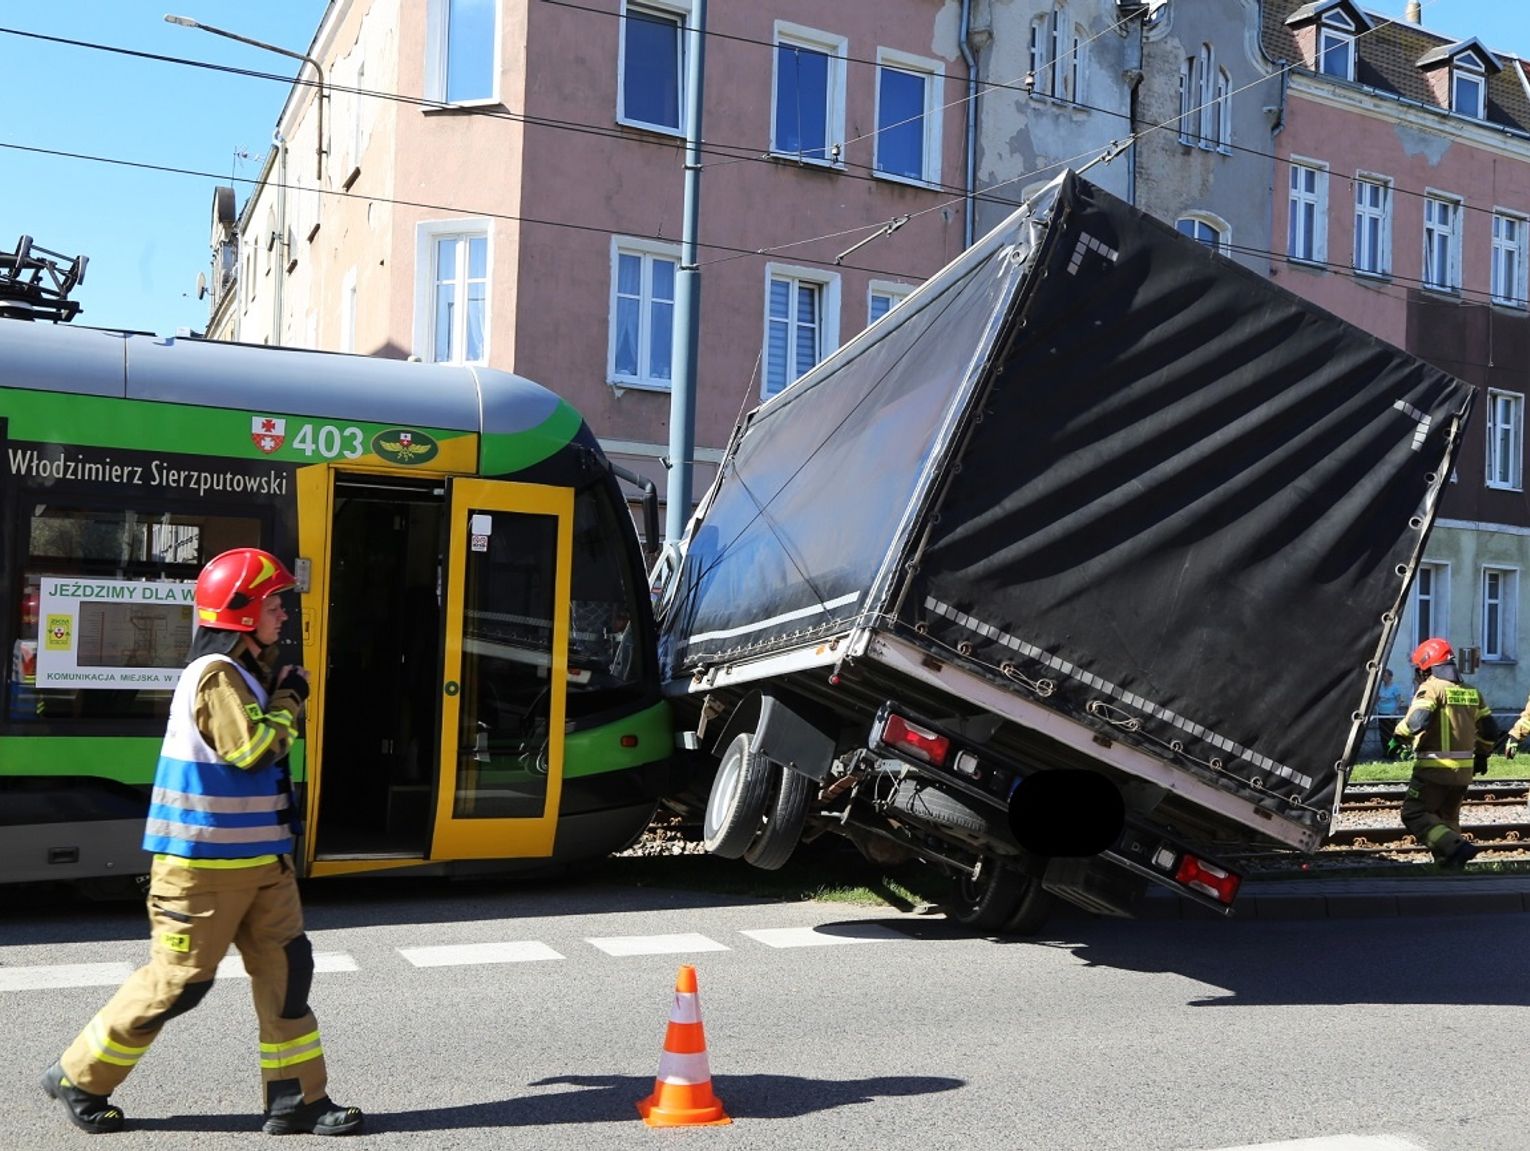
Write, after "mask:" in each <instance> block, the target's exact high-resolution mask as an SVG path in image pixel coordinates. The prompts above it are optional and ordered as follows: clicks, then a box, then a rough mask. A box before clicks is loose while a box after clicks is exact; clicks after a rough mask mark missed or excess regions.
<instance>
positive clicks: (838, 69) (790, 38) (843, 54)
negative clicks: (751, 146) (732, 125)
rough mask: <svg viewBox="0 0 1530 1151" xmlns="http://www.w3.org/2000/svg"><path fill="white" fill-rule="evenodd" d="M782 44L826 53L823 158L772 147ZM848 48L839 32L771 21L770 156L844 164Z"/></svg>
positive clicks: (836, 165)
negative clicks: (773, 28)
mask: <svg viewBox="0 0 1530 1151" xmlns="http://www.w3.org/2000/svg"><path fill="white" fill-rule="evenodd" d="M783 44H786V45H790V46H792V47H797V48H807V49H809V50H810V51H813V52H822V53H824V54H825V55H827V56H828V57H829V65H828V92H827V93H826V97H825V98H826V100H827V103H828V107H827V108H826V109H825V110H824V111H825V121H826V126H825V129H824V158H823V159H821V160H820V159H818V158H817V157H816V156H801V155H799V154H798V153H796V152H785V151H782V150H780V149H778V148H777V147H776V140H777V137H778V134H777V132H776V105H777V104H778V103H779V92H780V86H781V75H780V68H779V65H780V59H781V46H782V45H783ZM849 48H850V41H849V40H847V39H846V38H845V37H843V36H835V35H834V34H833V33H830V32H823V31H820V30H819V29H817V28H809V27H808V26H807V25H805V24H794V23H792V22H791V21H789V20H777V21H776V22H775V35H774V36H773V38H772V40H771V55H770V154H771V155H772V156H782V157H786V158H788V159H791V160H796V161H797V162H798V163H801V164H813V165H816V166H818V167H822V168H843V167H844V166H845V154H844V143H845V66H846V58H847V56H848V55H849Z"/></svg>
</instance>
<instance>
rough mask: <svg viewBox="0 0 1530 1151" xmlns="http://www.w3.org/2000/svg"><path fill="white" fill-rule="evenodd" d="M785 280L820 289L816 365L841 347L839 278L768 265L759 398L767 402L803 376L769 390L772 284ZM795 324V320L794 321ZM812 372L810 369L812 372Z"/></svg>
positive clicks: (800, 268)
mask: <svg viewBox="0 0 1530 1151" xmlns="http://www.w3.org/2000/svg"><path fill="white" fill-rule="evenodd" d="M776 279H785V280H790V281H792V282H793V284H794V285H796V284H799V283H806V284H815V285H817V287H818V289H819V296H818V309H819V316H818V358H817V359H816V360H815V361H814V366H815V367H816V366H817V365H818V364H821V363H823V362H824V360H826V359H828V358H829V357H830V356H831V355H833V354H834V351H835V349H836V348H838V347H839V304H840V301H839V289H840V281H839V275H838V274H837V273H834V272H825V271H824V270H823V269H822V268H809V267H803V266H800V265H795V264H777V263H775V262H770V263H767V264H766V265H765V281H764V282H765V299H764V301H763V307H762V308H761V319H762V325H761V329H760V331H761V334H762V336H763V342H762V343H761V345H760V398H761V399H762V400H768V399H770V398H771V397H772V396H776V395H780V394H781V392H784V391H785V390H786V389H787V388H789V387H791V386H792V384H793V383H795V382H796V381H797V380H798V379H799V378H800V377H798V376H795V375H793V376H791V377H790V378H789V379H788V380H787V381H786V382H785V383H784V384H783V385H782V386H781V388H780V389H779V390H777V391H770V390H769V388H770V285H771V282H772V281H773V280H776ZM792 323H793V324H795V320H793V321H792ZM811 370H812V369H809V371H811ZM787 371H788V372H790V371H791V364H788V365H787Z"/></svg>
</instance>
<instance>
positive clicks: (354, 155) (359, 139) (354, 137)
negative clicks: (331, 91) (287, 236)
mask: <svg viewBox="0 0 1530 1151" xmlns="http://www.w3.org/2000/svg"><path fill="white" fill-rule="evenodd" d="M366 82H367V62H366V58H365V57H364V56H362V54H361V49H360V47H358V48H357V49H356V93H355V95H353V96H352V97H351V131H350V147H351V157H350V159H351V163H350V168H351V169H352V170H354V169H356V168H360V167H361V153H362V152H363V151H365V150H366V146H367V141H366V133H365V132H363V131H362V123H363V121H362V106H363V105H362V101H363V100H365V99H366V97H365V96H364V95H362V93H363V92H364V91H365V90H366ZM349 175H350V171H346V172H344V173H342V174H341V179H344V178H345V177H346V176H349ZM298 200H299V202H301V200H302V197H301V195H300V196H299V197H298Z"/></svg>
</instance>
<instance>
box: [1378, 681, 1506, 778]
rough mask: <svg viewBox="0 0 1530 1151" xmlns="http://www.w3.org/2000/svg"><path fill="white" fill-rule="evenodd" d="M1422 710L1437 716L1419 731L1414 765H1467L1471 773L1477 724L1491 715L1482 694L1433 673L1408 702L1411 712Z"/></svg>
mask: <svg viewBox="0 0 1530 1151" xmlns="http://www.w3.org/2000/svg"><path fill="white" fill-rule="evenodd" d="M1419 709H1423V710H1426V711H1432V712H1434V717H1433V719H1432V720H1431V721H1430V723H1429V726H1428V727H1426V728H1424V730H1423V731H1421V732H1419V734H1418V737H1417V740H1416V742H1415V743H1414V745H1413V747H1414V763H1413V766H1414V768H1415V769H1419V768H1445V769H1447V770H1452V771H1460V770H1461V769H1462V768H1465V769H1466V770H1467V771H1468V772H1470V770H1471V767H1472V757H1473V756H1474V755H1475V754H1476V752H1477V742H1478V741H1477V732H1478V731H1479V726H1478V725H1479V724H1480V722H1481V721H1482V720H1483V719H1484V718H1485V717H1486V716H1488V715H1490V714H1492V713H1491V711H1490V709H1489V708H1488V706H1487V704H1485V703H1484V702H1483V701H1482V693H1481V692H1479V691H1478V690H1477V689H1476V688H1474V687H1467V686H1466V685H1465V684H1462V683H1456V682H1453V681H1451V680H1448V679H1440V678H1439V677H1438V676H1430V677H1429V678H1428V679H1426V680H1425V681H1424V682H1423V683H1422V684H1421V685H1420V686H1419V689H1418V692H1417V694H1415V695H1414V697H1413V702H1412V703H1411V704H1409V705H1408V710H1409V711H1418V710H1419ZM1398 726H1399V728H1401V727H1402V725H1401V724H1399V725H1398Z"/></svg>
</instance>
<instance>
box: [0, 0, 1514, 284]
mask: <svg viewBox="0 0 1530 1151" xmlns="http://www.w3.org/2000/svg"><path fill="white" fill-rule="evenodd" d="M543 2H545V3H549V4H556V5H559V6H562V7H568V8H573V9H576V10H580V11H586V12H591V13H595V14H598V15H606V16H622V14H621V13H615V12H610V11H607V10H604V9H595V8H589V7H587V6H584V5H578V4H574V3H571V2H570V0H543ZM1436 2H1437V0H1425V3H1426V4H1433V3H1436ZM623 18H625V16H623ZM1131 19H1135V17H1123V18H1122V19H1121V20H1118V21H1116V22H1115V23H1114V24H1112V25H1110V26H1109V27H1107V28H1106V29H1104V30H1103V31H1102V32H1099V33H1096V34H1095V35H1094V36H1092V37H1090V38H1089V39H1088V40H1086V41H1081V42H1080V43H1078V44H1075V46H1074V47H1073V48H1072V49H1070V51H1069V54H1072V53H1073V52H1076V51H1078V50H1079V49H1080V48H1081V47H1083V46H1086V45H1087V44H1088V43H1090V42H1092V41H1093V40H1094V39H1097V38H1098V37H1099V36H1100V35H1103V34H1105V32H1108V31H1111V30H1113V29H1115V28H1118V27H1120V26H1122V25H1123V24H1125V23H1127V22H1129V20H1131ZM1395 23H1398V21H1396V20H1385V21H1382V22H1381V23H1379V24H1377V25H1376V26H1375V27H1374V28H1372V29H1369V30H1368V31H1366V32H1363V33H1361V36H1364V35H1369V34H1370V33H1371V32H1375V31H1379V30H1380V29H1381V28H1383V27H1386V26H1388V25H1391V24H1395ZM0 34H9V35H15V36H21V37H26V38H30V39H34V40H40V41H46V42H50V43H56V44H60V45H65V46H70V47H79V48H85V49H90V50H96V51H102V52H108V53H113V54H119V55H124V56H128V57H134V58H140V59H145V60H150V61H154V62H160V63H170V64H176V65H181V66H186V67H194V68H199V69H204V70H209V71H215V72H223V73H228V74H232V75H239V76H246V77H250V78H256V79H262V80H268V81H272V82H277V83H281V84H285V85H290V86H294V87H296V86H310V87H316V86H317V85H316V83H315V82H314V81H312V80H307V79H304V78H302V77H301V76H299V77H297V78H294V77H290V76H286V75H283V74H281V73H272V72H265V71H260V70H256V69H247V68H239V67H236V66H231V65H222V64H213V63H210V62H208V61H202V60H195V59H188V58H185V57H177V56H168V55H164V54H160V53H151V52H144V51H140V50H136V49H128V48H123V47H120V46H116V45H106V44H99V43H94V42H91V41H84V40H77V39H72V38H68V37H59V36H50V35H46V34H43V33H36V32H28V31H24V30H20V29H14V28H7V27H0ZM705 34H706V35H707V36H709V37H717V38H720V39H728V40H736V41H740V42H744V43H748V44H752V45H756V46H760V47H766V48H774V47H775V46H776V45H775V43H774V42H773V41H765V40H760V39H758V38H754V37H746V36H740V35H737V34H733V33H724V32H717V31H715V30H708V31H707V32H706V33H705ZM1359 38H1360V37H1358V36H1357V37H1356V39H1359ZM846 59H847V60H848V61H850V62H854V63H857V64H863V65H866V66H880V65H879V63H878V62H875V61H869V60H863V59H860V58H849V57H847V58H846ZM1056 60H1057V57H1052V58H1049V59H1048V60H1047V61H1046V62H1045V64H1044V66H1045V67H1050V66H1051V64H1053V63H1055V62H1056ZM1293 67H1295V65H1290V64H1288V65H1286V66H1285V68H1284V69H1279V70H1277V71H1275V72H1273V73H1270V74H1269V75H1267V76H1263V77H1259V78H1258V79H1256V80H1253V81H1251V82H1250V83H1248V84H1246V85H1243V86H1242V87H1240V88H1238V89H1235V90H1233V91H1232V92H1229V93H1228V94H1227V95H1226V96H1225V97H1223V98H1224V99H1229V100H1230V99H1231V98H1232V96H1234V95H1236V94H1238V93H1241V92H1244V91H1247V90H1249V89H1251V88H1254V87H1256V86H1258V85H1259V84H1262V83H1265V82H1267V81H1269V80H1270V79H1274V78H1277V77H1279V76H1280V75H1281V74H1282V72H1283V71H1286V70H1289V69H1291V68H1293ZM979 85H980V87H981V88H984V89H993V90H1019V91H1025V92H1029V91H1030V88H1029V86H1028V85H1025V84H1020V83H1000V82H995V81H979ZM329 88H330V90H331V91H332V92H344V93H348V94H350V95H354V96H357V97H361V96H367V97H373V98H377V99H383V100H390V101H396V102H400V103H404V104H408V105H413V106H418V107H422V108H430V109H443V110H450V111H452V112H453V113H454V114H460V115H471V116H483V117H488V118H494V119H504V120H509V121H512V122H517V123H523V124H527V125H531V126H536V127H545V128H551V129H558V130H565V131H571V132H578V133H586V134H590V135H595V136H599V137H605V138H609V139H619V140H622V141H625V142H635V143H640V144H647V145H651V146H660V147H665V148H667V149H670V150H673V149H675V148H678V147H679V146H680V141H678V140H672V139H668V138H655V137H651V136H647V135H643V134H633V133H631V132H629V131H627V130H624V129H623V128H621V127H619V126H603V125H592V124H587V123H582V122H579V121H569V120H557V119H553V118H544V117H532V116H526V115H523V114H518V113H515V112H512V111H510V110H509V109H508V108H479V107H473V108H470V109H460V108H458V107H457V106H456V105H452V104H447V103H443V102H441V101H437V100H430V99H427V98H424V97H410V96H404V95H401V94H398V93H390V92H384V91H381V90H377V89H365V88H357V87H348V86H346V85H342V84H334V83H331V84H330V85H329ZM968 99H970V97H962V98H961V99H959V100H956V101H952V102H951V103H949V104H947V105H945V107H946V108H950V107H955V106H957V105H960V104H963V103H965V102H966V101H967V100H968ZM1065 102H1066V103H1067V104H1069V105H1070V106H1072V107H1077V108H1082V109H1084V110H1086V111H1091V112H1098V113H1101V114H1103V115H1110V116H1115V117H1118V118H1121V119H1129V114H1128V113H1124V112H1120V111H1118V110H1116V109H1113V108H1103V107H1099V106H1096V105H1090V104H1085V103H1082V102H1080V101H1075V100H1067V101H1065ZM1208 106H1209V105H1208V104H1202V105H1197V106H1196V107H1194V108H1192V109H1188V110H1182V111H1181V112H1180V113H1179V114H1177V115H1175V116H1173V117H1171V118H1169V119H1168V120H1165V121H1164V122H1163V123H1161V124H1157V125H1152V126H1150V127H1149V128H1145V129H1140V130H1138V131H1137V132H1136V133H1134V134H1133V135H1132V136H1131V137H1129V138H1128V139H1127V140H1126V141H1125V142H1123V141H1112V143H1111V144H1110V145H1109V146H1108V147H1107V149H1105V150H1104V151H1103V152H1102V151H1101V150H1099V149H1089V150H1086V151H1083V152H1079V153H1076V154H1075V155H1073V156H1070V157H1067V158H1065V159H1061V160H1057V161H1054V162H1052V163H1049V164H1047V165H1044V166H1043V167H1041V168H1038V169H1035V170H1032V171H1028V172H1023V173H1020V174H1018V175H1016V176H1013V177H1010V178H1008V179H1006V180H1002V181H999V182H998V183H995V184H992V185H989V186H988V187H987V188H983V189H975V190H974V191H973V199H974V202H981V203H987V204H995V205H998V206H1000V207H1007V208H1013V207H1017V206H1018V205H1019V204H1020V203H1021V201H1020V200H1017V199H1014V198H1011V197H1005V196H996V195H994V194H993V193H994V192H995V190H996V189H999V188H1003V187H1006V186H1008V185H1010V184H1014V183H1018V182H1020V181H1024V180H1030V179H1035V178H1037V177H1040V176H1044V175H1046V174H1047V173H1049V172H1054V171H1057V170H1059V169H1061V168H1063V167H1067V166H1070V165H1072V164H1073V163H1074V162H1076V161H1079V160H1088V159H1093V161H1094V162H1100V160H1102V159H1103V158H1104V157H1105V156H1106V155H1109V154H1111V153H1116V154H1118V153H1119V152H1120V151H1122V150H1124V149H1125V148H1126V147H1129V146H1131V144H1133V143H1135V142H1136V140H1137V139H1139V138H1141V137H1142V136H1144V135H1146V134H1147V133H1149V132H1152V131H1158V130H1162V129H1164V128H1167V127H1170V126H1173V125H1175V124H1177V123H1180V122H1182V120H1183V119H1184V118H1185V117H1187V116H1191V115H1198V114H1199V113H1200V112H1201V111H1202V110H1204V109H1205V108H1206V107H1208ZM872 134H874V133H869V134H867V135H872ZM865 138H866V136H862V137H858V138H857V139H865ZM1219 146H1220V147H1226V148H1228V149H1229V150H1232V151H1238V152H1242V153H1245V154H1248V155H1256V156H1260V157H1262V158H1265V159H1271V160H1274V161H1276V162H1286V163H1289V162H1290V161H1289V160H1287V159H1286V158H1284V157H1280V156H1278V155H1276V154H1274V153H1271V152H1266V151H1263V150H1261V149H1257V148H1253V147H1250V146H1247V145H1238V144H1231V143H1230V142H1229V143H1228V144H1225V145H1219ZM718 149H732V151H731V152H730V151H726V150H724V151H718ZM703 151H705V152H709V153H711V154H716V155H720V156H722V157H723V158H724V159H728V160H730V161H739V162H742V161H748V162H766V163H770V164H772V165H777V164H779V163H781V162H782V161H783V159H789V158H790V157H783V156H782V155H780V154H773V153H768V152H767V153H765V154H763V155H762V154H759V149H758V148H749V147H747V146H744V145H726V144H724V145H719V144H716V143H711V144H704V145H703ZM741 153H742V154H741ZM709 166H715V165H709ZM846 166H847V165H846V164H844V163H843V162H841V163H839V164H836V165H834V166H833V168H832V170H833V171H834V172H835V174H836V176H837V177H838V178H840V179H852V180H861V181H867V182H874V183H875V182H880V180H881V178H880V177H878V176H876V175H868V176H861V175H857V174H855V173H851V172H848V171H845V170H844V168H845V167H846ZM848 166H851V167H859V168H866V169H867V170H868V171H873V172H874V167H873V166H868V165H848ZM255 182H256V183H258V181H255ZM924 186H925V187H926V188H928V189H929V190H932V191H945V192H950V193H952V194H953V198H952V199H949V200H945V201H941V202H939V203H937V204H934V205H932V206H929V207H926V208H923V209H919V210H916V211H914V212H912V213H909V214H908V219H909V220H912V219H914V218H917V217H919V216H922V215H926V214H928V213H930V212H933V211H939V210H942V209H946V208H950V207H952V206H954V205H955V204H957V203H959V202H961V201H962V200H963V199H965V196H966V190H965V189H961V188H957V187H955V186H953V185H946V184H938V183H929V182H926V183H925V184H924ZM1390 187H1391V190H1392V191H1393V192H1394V193H1395V194H1401V195H1408V196H1414V197H1417V198H1420V199H1422V198H1427V197H1429V196H1430V195H1431V193H1428V192H1421V191H1416V190H1413V189H1408V188H1400V187H1398V186H1396V185H1395V184H1393V185H1391V186H1390ZM302 190H312V189H306V188H305V189H302ZM1459 207H1460V208H1461V209H1462V210H1464V211H1469V212H1480V213H1484V214H1486V213H1489V212H1490V211H1491V209H1487V208H1480V207H1478V206H1476V205H1471V204H1465V203H1461V204H1459ZM444 210H457V209H451V208H446V209H444ZM507 218H508V217H507ZM905 222H907V221H905ZM892 230H896V229H892ZM888 231H889V229H888V222H887V221H879V222H876V223H869V224H859V225H853V226H851V227H847V228H842V229H839V230H837V231H834V232H830V233H826V234H824V235H821V236H814V237H804V238H799V239H795V240H790V241H786V242H783V243H779V244H773V245H767V246H764V247H756V248H752V249H743V248H733V249H727V250H728V251H729V254H728V255H726V256H723V257H720V258H718V259H715V260H709V261H702V264H701V266H707V265H708V264H716V263H720V262H724V261H727V260H733V259H742V258H744V257H746V256H765V255H771V254H775V253H778V252H782V251H786V250H789V249H791V248H796V247H804V246H807V245H810V244H814V243H818V242H822V241H827V240H831V239H839V238H842V237H845V236H850V235H855V234H856V233H858V232H865V233H869V236H868V239H874V238H877V236H879V235H881V234H887V233H888ZM652 238H656V239H663V238H664V237H662V236H656V237H652ZM703 246H707V247H714V248H722V247H723V246H721V245H703ZM858 246H859V245H858ZM807 262H809V263H818V262H821V261H815V260H809V261H807Z"/></svg>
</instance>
